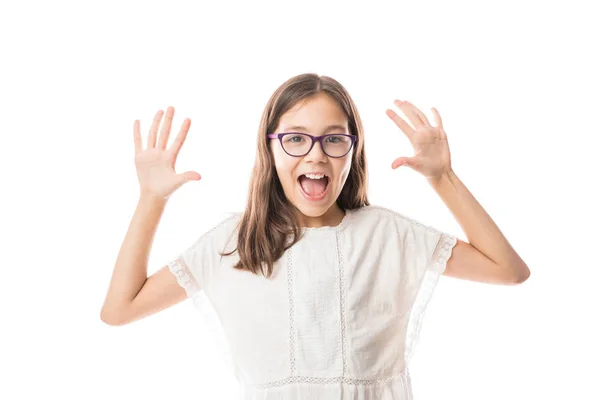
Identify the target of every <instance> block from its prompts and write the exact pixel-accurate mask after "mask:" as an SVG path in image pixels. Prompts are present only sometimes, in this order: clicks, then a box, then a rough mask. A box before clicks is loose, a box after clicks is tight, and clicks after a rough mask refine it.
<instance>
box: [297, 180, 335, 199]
mask: <svg viewBox="0 0 600 400" xmlns="http://www.w3.org/2000/svg"><path fill="white" fill-rule="evenodd" d="M298 185H299V186H300V191H301V192H302V194H303V195H304V197H306V198H307V199H309V200H321V199H323V198H324V197H325V195H326V194H327V191H328V189H329V177H328V176H327V175H324V174H303V175H300V176H299V177H298Z"/></svg>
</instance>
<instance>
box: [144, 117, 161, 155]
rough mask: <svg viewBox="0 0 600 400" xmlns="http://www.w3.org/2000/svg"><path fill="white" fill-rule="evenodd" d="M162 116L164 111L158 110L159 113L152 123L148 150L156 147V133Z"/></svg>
mask: <svg viewBox="0 0 600 400" xmlns="http://www.w3.org/2000/svg"><path fill="white" fill-rule="evenodd" d="M162 115H163V111H162V110H158V112H157V113H156V115H155V116H154V121H152V126H151V127H150V132H149V133H148V143H147V145H146V148H148V149H150V148H153V147H155V146H156V132H157V131H158V125H160V120H161V118H162Z"/></svg>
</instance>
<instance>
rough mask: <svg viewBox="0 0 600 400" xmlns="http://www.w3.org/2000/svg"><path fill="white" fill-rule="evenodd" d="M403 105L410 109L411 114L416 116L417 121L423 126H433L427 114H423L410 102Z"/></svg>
mask: <svg viewBox="0 0 600 400" xmlns="http://www.w3.org/2000/svg"><path fill="white" fill-rule="evenodd" d="M403 103H404V105H405V106H406V107H407V108H408V110H409V112H410V113H411V114H412V115H414V117H415V119H416V120H418V122H420V123H421V124H422V125H423V126H431V124H430V123H429V120H428V119H427V117H426V116H425V114H423V113H422V112H421V110H419V109H418V108H417V106H415V105H414V104H413V103H411V102H410V101H404V102H403Z"/></svg>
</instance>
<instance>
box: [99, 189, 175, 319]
mask: <svg viewBox="0 0 600 400" xmlns="http://www.w3.org/2000/svg"><path fill="white" fill-rule="evenodd" d="M165 206H166V200H164V199H158V198H155V197H153V196H151V195H142V196H140V200H139V202H138V204H137V208H136V210H135V214H134V215H133V219H132V221H131V224H130V225H129V230H128V231H127V234H126V236H125V239H124V241H123V244H122V245H121V249H120V251H119V255H118V257H117V262H116V264H115V268H114V271H113V274H112V279H111V282H110V286H109V289H108V293H107V295H106V299H105V301H104V305H103V306H102V310H101V312H100V318H101V319H102V321H104V322H105V323H107V324H109V325H124V324H127V323H130V322H133V321H135V320H138V319H141V318H143V317H146V316H148V315H151V314H154V313H157V312H158V311H161V310H164V309H165V308H168V307H170V306H172V305H175V304H177V303H178V302H181V301H183V300H184V299H185V298H186V297H187V296H186V293H185V290H184V289H183V288H182V287H181V286H179V284H178V283H177V280H176V278H175V276H173V274H172V273H171V271H169V269H168V267H167V266H165V267H163V268H161V269H160V270H159V271H157V272H155V273H154V274H153V275H152V276H150V277H147V274H148V268H147V265H148V257H149V254H150V249H151V248H152V241H153V239H154V236H155V233H156V229H157V227H158V223H159V222H160V218H161V216H162V213H163V211H164V208H165Z"/></svg>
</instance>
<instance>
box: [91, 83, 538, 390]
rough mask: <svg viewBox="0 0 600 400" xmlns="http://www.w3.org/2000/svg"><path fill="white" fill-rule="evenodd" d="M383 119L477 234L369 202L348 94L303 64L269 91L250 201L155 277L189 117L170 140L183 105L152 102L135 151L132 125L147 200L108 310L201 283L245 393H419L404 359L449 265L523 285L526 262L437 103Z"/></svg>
mask: <svg viewBox="0 0 600 400" xmlns="http://www.w3.org/2000/svg"><path fill="white" fill-rule="evenodd" d="M395 104H396V105H397V106H398V107H399V108H400V109H401V110H402V111H403V113H404V114H405V115H406V116H407V118H408V120H409V121H408V122H410V125H409V123H408V122H407V121H405V120H403V119H402V118H400V117H399V116H398V115H397V114H396V113H395V112H393V111H392V110H387V115H388V116H389V117H390V119H392V120H393V121H394V122H395V123H396V125H397V126H398V127H399V128H400V129H401V130H402V131H403V132H404V133H405V134H406V136H407V137H408V139H409V140H410V142H411V144H412V145H413V147H414V149H415V155H414V157H400V158H398V159H396V160H395V161H394V162H393V163H392V168H397V167H399V166H403V165H406V166H408V167H410V168H412V169H414V170H415V171H417V172H419V173H421V174H422V175H423V176H424V177H425V178H426V179H427V181H428V183H429V184H431V185H432V186H433V187H434V188H435V190H436V192H437V193H438V194H439V195H440V196H441V198H442V199H443V200H444V202H445V204H446V205H447V206H448V208H449V209H450V210H451V212H452V213H453V215H454V216H455V217H456V218H457V221H458V222H459V223H460V225H461V227H462V228H463V230H464V232H465V234H466V235H467V237H468V238H469V240H470V241H471V243H467V242H464V241H461V240H459V239H457V238H456V237H454V236H451V235H449V234H446V233H444V232H441V231H438V230H436V229H435V228H432V227H429V226H426V225H424V224H422V223H420V222H418V221H416V220H414V219H411V218H409V217H407V216H405V215H402V214H400V213H398V212H396V211H393V210H390V209H386V208H383V207H378V206H373V205H370V204H369V201H368V199H367V162H366V158H365V143H364V132H363V127H362V123H361V119H360V117H359V114H358V111H357V110H356V106H355V104H354V102H353V101H352V99H351V98H350V96H349V94H348V93H347V91H346V90H345V89H344V87H342V85H340V84H339V83H338V82H337V81H335V80H334V79H332V78H329V77H326V76H318V75H315V74H303V75H299V76H296V77H294V78H292V79H290V80H288V81H287V82H285V83H284V84H283V85H282V86H281V87H279V88H278V89H277V90H276V91H275V93H274V94H273V95H272V97H271V99H270V100H269V102H268V104H267V105H266V107H265V110H264V113H263V116H262V120H261V123H260V128H259V132H258V143H257V153H256V164H255V166H254V173H253V175H252V179H251V182H250V191H249V196H248V202H247V205H246V209H245V210H244V212H243V213H239V214H234V215H233V216H230V217H228V218H226V219H224V220H222V221H221V222H220V223H219V224H217V225H216V226H214V227H213V228H212V229H211V230H210V231H208V232H206V233H205V234H203V235H202V236H201V237H200V238H199V239H198V240H197V241H196V242H195V243H194V244H193V245H192V246H191V247H190V248H189V249H187V250H186V251H185V252H183V253H182V254H181V255H180V256H179V257H177V258H176V259H174V260H173V261H172V262H171V263H169V264H168V265H166V266H165V267H164V268H162V269H161V270H159V271H157V272H156V273H155V274H153V275H152V276H150V277H147V258H148V254H149V251H150V246H151V242H152V238H153V236H154V233H155V231H156V228H157V225H158V221H159V219H160V216H161V214H162V211H163V209H164V207H165V205H166V203H167V199H168V198H169V196H170V195H171V194H172V193H173V192H174V191H175V190H176V189H177V188H179V187H180V186H181V185H183V184H184V183H185V182H188V181H191V180H199V179H200V175H199V174H197V173H196V172H192V171H189V172H186V173H183V174H176V173H175V171H174V165H175V161H176V157H177V154H178V152H179V150H180V148H181V146H182V144H183V142H184V140H185V137H186V135H187V132H188V130H189V127H190V120H189V119H186V120H185V121H184V123H183V126H182V128H181V131H180V132H179V134H178V136H177V137H176V138H175V140H174V142H173V144H172V146H171V148H170V149H168V150H167V149H166V144H167V141H168V136H169V131H170V128H171V123H172V118H173V113H174V110H173V108H172V107H169V108H168V109H167V113H166V118H165V121H164V123H163V126H162V129H161V133H160V136H159V138H158V145H157V144H156V135H157V131H158V127H159V124H160V121H161V118H162V112H161V111H159V112H158V113H157V114H156V117H155V119H154V123H153V124H152V127H151V129H150V133H149V135H148V144H147V148H146V149H145V150H142V145H141V136H140V132H139V121H137V120H136V121H135V123H134V142H135V152H136V156H135V163H136V168H137V173H138V178H139V182H140V200H139V203H138V207H137V210H136V213H135V215H134V217H133V221H132V223H131V226H130V228H129V231H128V232H127V236H126V238H125V241H124V243H123V246H122V248H121V250H120V252H119V257H118V259H117V263H116V266H115V269H114V272H113V277H112V281H111V284H110V288H109V290H108V295H107V297H106V300H105V303H104V306H103V309H102V313H101V318H102V320H103V321H104V322H106V323H107V324H110V325H122V324H127V323H130V322H132V321H135V320H138V319H140V318H142V317H145V316H148V315H150V314H153V313H156V312H158V311H160V310H163V309H165V308H167V307H169V306H172V305H174V304H176V303H178V302H180V301H182V300H183V299H185V298H186V297H190V298H196V297H197V296H198V295H199V294H200V293H203V294H205V295H206V296H207V298H208V299H209V300H210V303H211V304H212V306H213V307H214V310H215V311H216V314H217V315H218V317H219V321H220V323H221V325H222V329H223V332H224V333H225V336H226V338H227V342H228V344H229V348H230V351H231V355H232V358H233V360H234V363H235V368H236V372H237V377H238V380H239V381H240V384H241V387H242V388H243V391H244V396H245V398H247V399H259V398H260V399H362V400H367V399H412V390H411V380H410V375H409V372H408V364H409V361H410V358H411V356H412V354H413V351H414V348H415V343H416V341H417V338H418V335H419V328H420V326H421V321H422V318H423V313H424V311H425V308H426V306H427V303H428V301H429V299H430V298H431V296H432V293H433V290H434V288H435V286H436V283H437V281H438V279H439V277H440V275H442V274H444V275H447V276H452V277H456V278H461V279H469V280H474V281H481V282H488V283H497V284H517V283H521V282H523V281H525V280H526V279H527V278H528V276H529V269H528V268H527V266H526V264H525V263H524V262H523V260H522V259H521V258H520V257H519V255H518V254H517V253H516V252H515V251H514V250H513V249H512V247H511V246H510V244H509V243H508V241H507V240H506V238H505V237H504V236H503V235H502V233H501V232H500V230H499V229H498V228H497V226H496V225H495V224H494V222H493V221H492V220H491V219H490V217H489V216H488V215H487V213H486V212H485V211H484V210H483V208H482V207H481V206H480V205H479V203H478V202H477V201H476V200H475V199H474V198H473V196H472V195H471V194H470V193H469V191H468V190H467V189H466V187H465V186H464V185H463V184H462V182H461V181H460V180H459V179H458V177H457V176H456V175H455V174H454V172H453V170H452V168H451V165H450V154H449V147H448V143H447V139H446V134H445V132H444V128H443V126H442V121H441V117H440V115H439V113H438V112H437V110H435V109H432V111H433V112H434V116H435V119H436V124H435V126H433V125H431V124H430V122H429V121H428V119H427V118H426V117H425V115H424V114H423V113H422V112H421V111H420V110H418V109H417V108H416V107H414V106H413V105H412V104H411V103H409V102H406V101H399V100H397V101H396V102H395Z"/></svg>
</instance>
